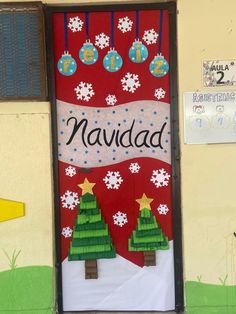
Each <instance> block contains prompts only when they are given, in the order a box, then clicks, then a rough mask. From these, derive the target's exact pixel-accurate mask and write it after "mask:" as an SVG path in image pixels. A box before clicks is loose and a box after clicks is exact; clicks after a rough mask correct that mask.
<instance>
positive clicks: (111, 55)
mask: <svg viewBox="0 0 236 314" xmlns="http://www.w3.org/2000/svg"><path fill="white" fill-rule="evenodd" d="M122 64H123V60H122V58H121V56H120V55H119V53H118V52H117V51H116V50H115V48H114V12H111V48H110V50H109V51H108V53H107V54H106V55H105V57H104V59H103V66H104V68H105V69H106V70H107V71H108V72H117V71H119V70H120V68H121V67H122Z"/></svg>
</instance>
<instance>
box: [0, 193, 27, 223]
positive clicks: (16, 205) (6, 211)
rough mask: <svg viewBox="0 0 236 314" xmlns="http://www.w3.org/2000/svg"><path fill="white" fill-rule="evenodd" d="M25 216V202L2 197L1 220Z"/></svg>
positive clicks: (0, 203)
mask: <svg viewBox="0 0 236 314" xmlns="http://www.w3.org/2000/svg"><path fill="white" fill-rule="evenodd" d="M23 216H25V204H24V203H22V202H15V201H10V200H5V199H0V222H1V221H6V220H11V219H15V218H19V217H23Z"/></svg>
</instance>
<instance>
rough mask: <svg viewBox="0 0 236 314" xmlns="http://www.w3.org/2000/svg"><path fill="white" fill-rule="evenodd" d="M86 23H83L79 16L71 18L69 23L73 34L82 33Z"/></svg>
mask: <svg viewBox="0 0 236 314" xmlns="http://www.w3.org/2000/svg"><path fill="white" fill-rule="evenodd" d="M83 24H84V22H83V21H81V19H80V18H79V17H78V16H75V17H71V18H70V22H69V23H68V27H69V29H71V30H72V32H73V33H74V32H80V31H81V30H82V27H83Z"/></svg>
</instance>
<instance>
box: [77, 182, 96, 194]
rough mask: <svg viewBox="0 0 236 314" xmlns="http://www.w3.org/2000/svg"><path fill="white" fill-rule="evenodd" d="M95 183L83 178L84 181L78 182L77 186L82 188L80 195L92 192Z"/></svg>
mask: <svg viewBox="0 0 236 314" xmlns="http://www.w3.org/2000/svg"><path fill="white" fill-rule="evenodd" d="M95 184H96V183H93V182H89V181H88V179H87V178H85V179H84V183H81V184H78V187H80V188H81V189H82V195H84V194H86V193H90V194H93V187H94V185H95Z"/></svg>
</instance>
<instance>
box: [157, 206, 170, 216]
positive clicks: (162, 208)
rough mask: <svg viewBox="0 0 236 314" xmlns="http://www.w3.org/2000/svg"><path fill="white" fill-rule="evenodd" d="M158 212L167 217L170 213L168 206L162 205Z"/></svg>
mask: <svg viewBox="0 0 236 314" xmlns="http://www.w3.org/2000/svg"><path fill="white" fill-rule="evenodd" d="M157 210H158V213H159V214H160V215H166V214H167V213H168V211H169V208H168V207H167V205H166V204H160V205H159V206H158V208H157Z"/></svg>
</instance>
